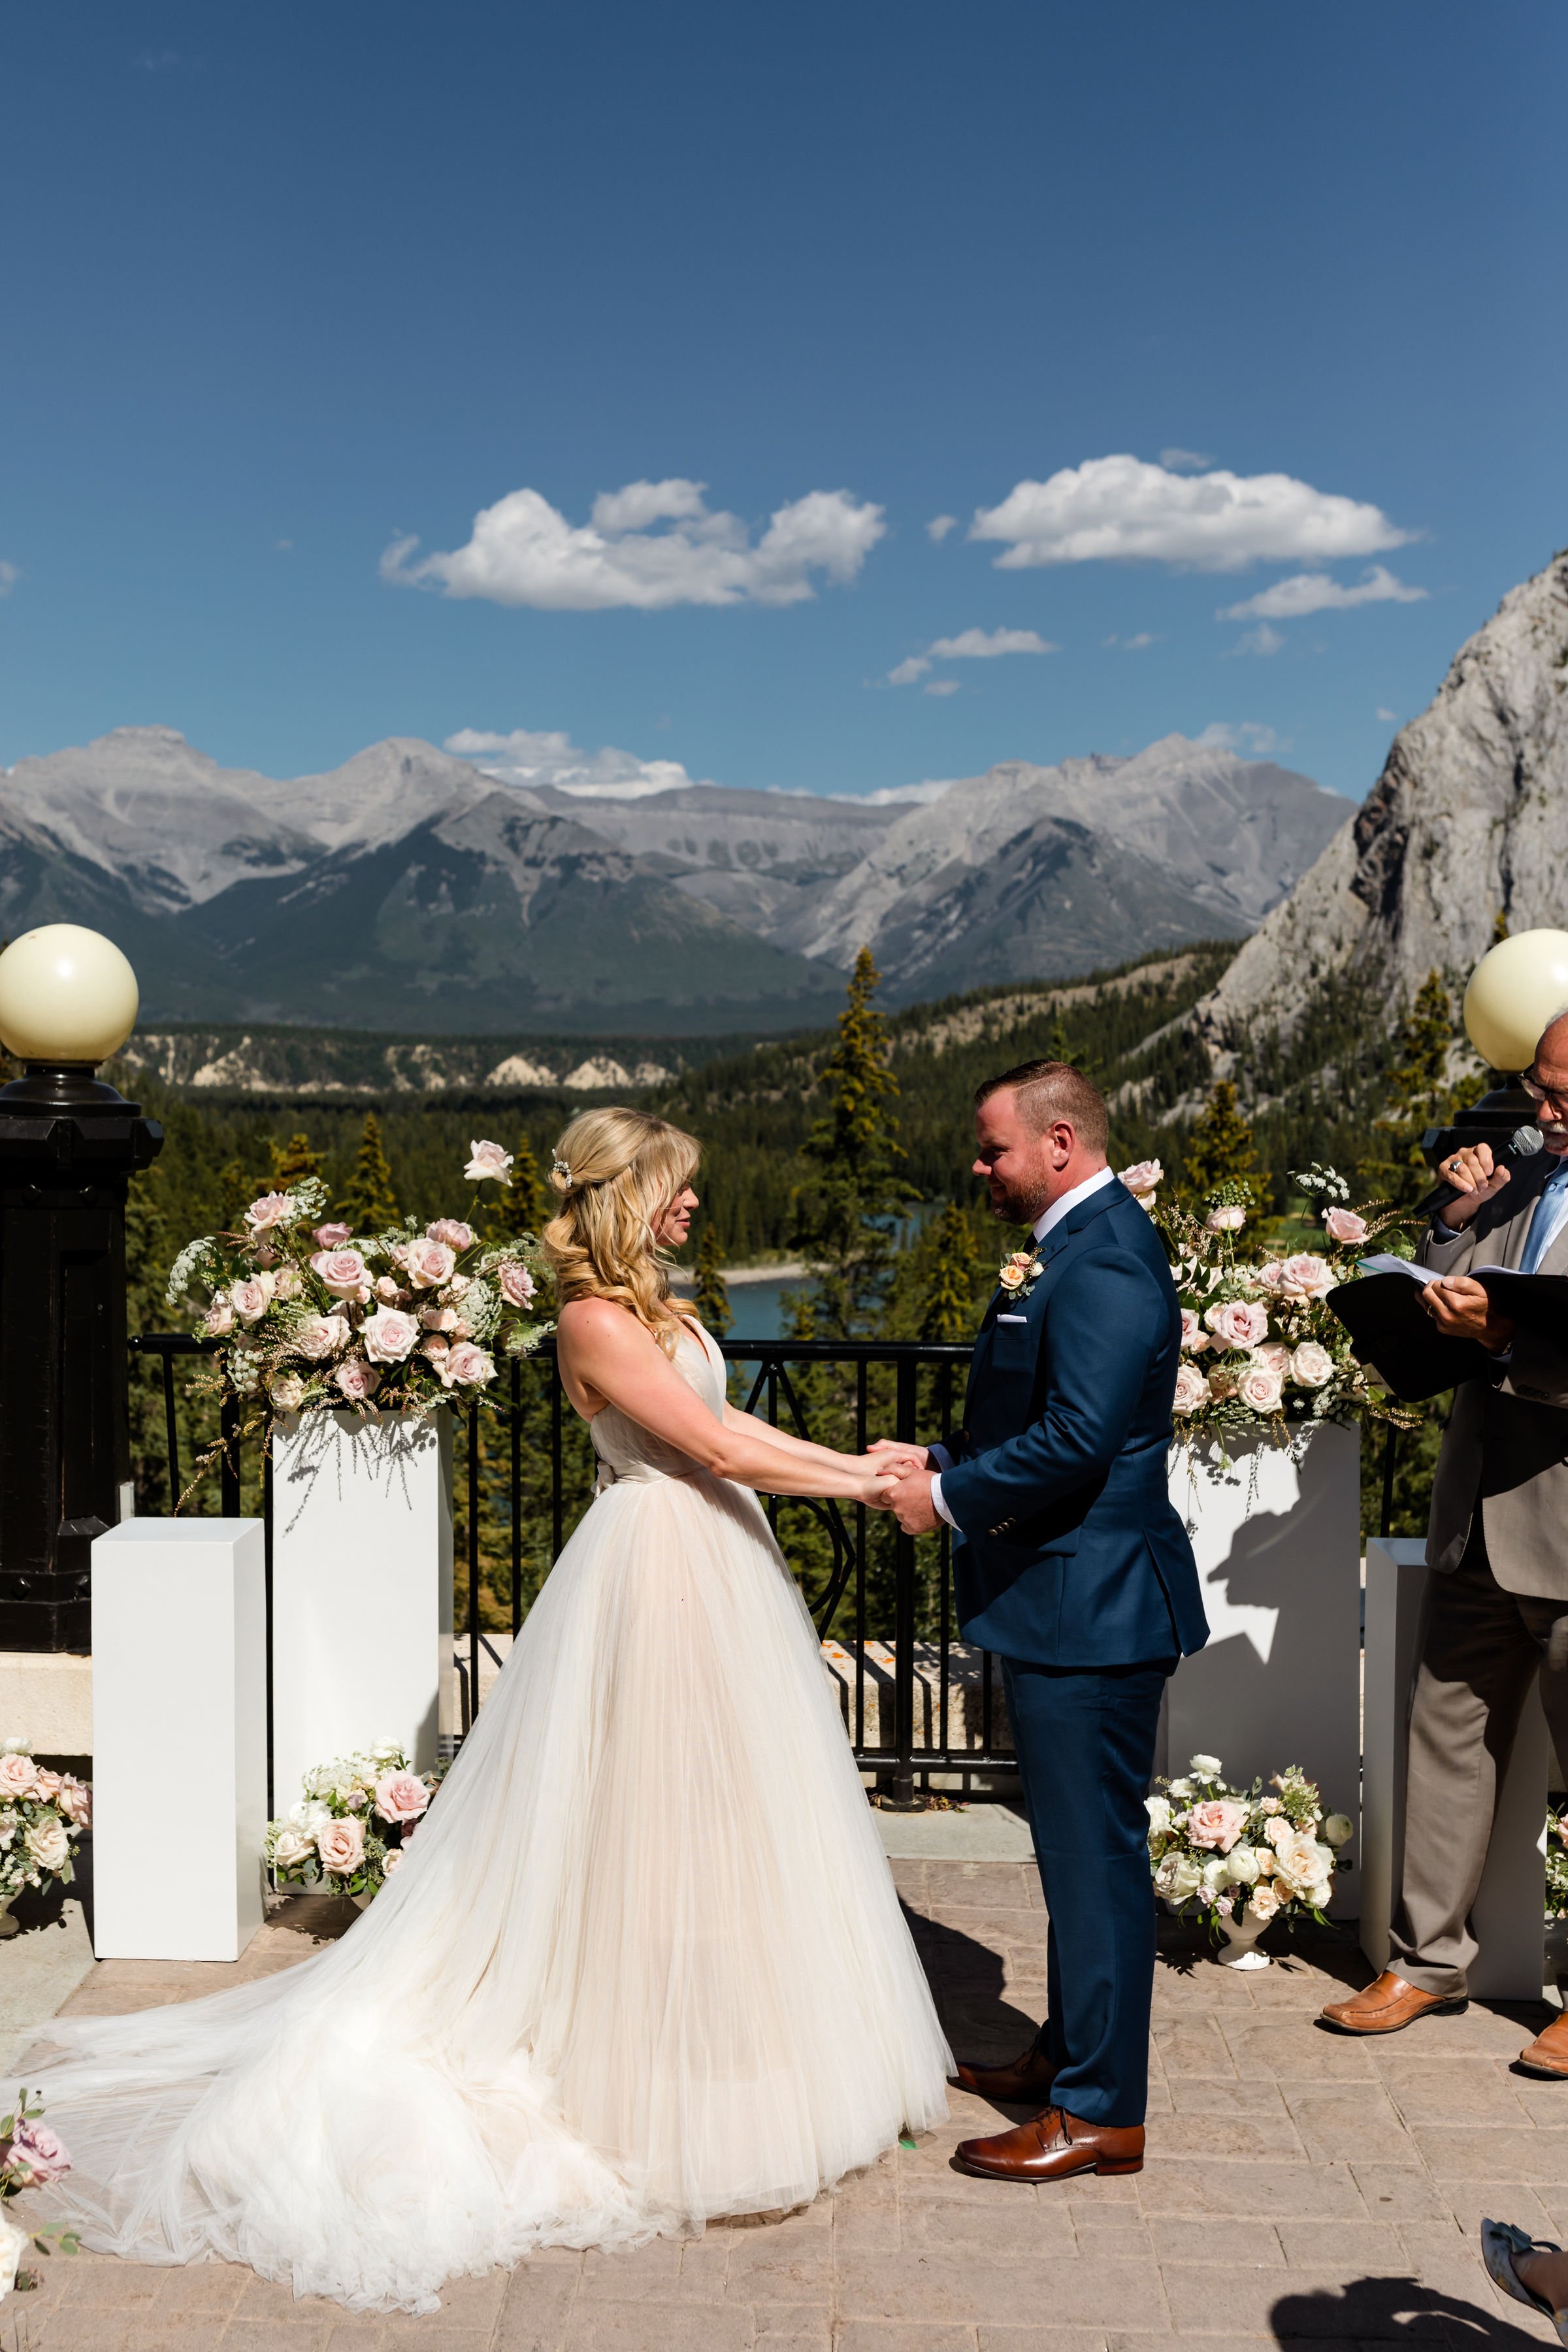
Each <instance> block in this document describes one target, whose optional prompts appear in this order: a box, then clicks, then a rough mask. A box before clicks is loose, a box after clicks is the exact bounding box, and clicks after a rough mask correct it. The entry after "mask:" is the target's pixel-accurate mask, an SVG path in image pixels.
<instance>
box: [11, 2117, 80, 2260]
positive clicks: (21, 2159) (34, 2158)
mask: <svg viewBox="0 0 1568 2352" xmlns="http://www.w3.org/2000/svg"><path fill="white" fill-rule="evenodd" d="M43 2114H44V2111H43V2108H42V2107H41V2106H30V2105H28V2103H27V2093H26V2091H18V2092H17V2094H16V2105H15V2107H14V2108H13V2109H12V2111H11V2113H10V2114H9V2115H8V2116H0V2295H6V2294H10V2292H11V2290H12V2288H13V2287H16V2288H17V2289H19V2290H20V2291H22V2292H24V2293H25V2292H26V2289H27V2288H29V2287H33V2286H37V2279H36V2278H34V2277H33V2275H32V2273H30V2272H29V2271H25V2270H23V2269H22V2268H21V2262H22V2257H23V2256H24V2255H25V2254H26V2252H27V2249H28V2247H29V2246H37V2250H38V2252H40V2253H41V2254H47V2253H52V2252H54V2249H55V2246H58V2248H59V2251H60V2252H61V2253H63V2254H74V2253H75V2252H77V2251H78V2241H77V2235H76V2232H75V2231H74V2230H19V2229H18V2228H17V2227H16V2223H15V2221H12V2220H11V2219H10V2218H9V2216H8V2215H7V2214H6V2213H5V2211H4V2210H3V2208H4V2206H5V2205H8V2204H9V2203H10V2201H11V2200H12V2198H13V2197H19V2196H20V2195H21V2194H22V2191H23V2190H24V2189H47V2187H48V2186H49V2184H50V2182H51V2181H54V2180H60V2179H63V2178H64V2177H65V2175H66V2174H67V2173H68V2171H69V2170H70V2168H71V2160H70V2158H69V2157H68V2155H67V2153H66V2151H65V2148H64V2147H63V2146H62V2145H61V2143H60V2141H59V2140H58V2138H57V2137H56V2136H55V2134H54V2133H53V2132H52V2131H51V2130H50V2129H49V2126H48V2125H47V2123H45V2122H44V2120H43ZM51 2240H52V2241H53V2244H51V2242H50V2241H51Z"/></svg>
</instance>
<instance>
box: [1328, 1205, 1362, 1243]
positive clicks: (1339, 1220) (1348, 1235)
mask: <svg viewBox="0 0 1568 2352" xmlns="http://www.w3.org/2000/svg"><path fill="white" fill-rule="evenodd" d="M1323 1230H1324V1231H1325V1233H1326V1234H1328V1236H1329V1239H1330V1240H1331V1242H1364V1241H1365V1239H1366V1219H1365V1218H1364V1217H1358V1216H1357V1215H1356V1214H1355V1213H1354V1211H1353V1210H1352V1209H1325V1210H1324V1211H1323Z"/></svg>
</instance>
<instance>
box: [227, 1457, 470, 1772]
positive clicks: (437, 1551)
mask: <svg viewBox="0 0 1568 2352" xmlns="http://www.w3.org/2000/svg"><path fill="white" fill-rule="evenodd" d="M451 1657H452V1417H451V1415H450V1413H448V1412H437V1413H435V1414H433V1415H432V1416H431V1417H430V1418H429V1419H428V1420H418V1419H415V1418H412V1417H410V1418H403V1417H391V1416H389V1417H388V1418H387V1419H386V1420H384V1421H362V1420H361V1419H360V1418H359V1416H358V1414H357V1413H352V1412H313V1413H307V1414H304V1415H302V1416H301V1417H300V1419H299V1420H298V1421H291V1422H282V1423H279V1426H278V1428H277V1430H276V1431H275V1433H274V1435H273V1441H272V1661H273V1665H272V1801H273V1805H274V1808H275V1810H276V1811H278V1812H279V1813H282V1812H286V1811H288V1809H289V1806H290V1805H291V1804H293V1803H294V1801H295V1800H296V1799H297V1798H298V1796H299V1794H300V1780H301V1779H302V1777H303V1775H304V1774H305V1773H306V1772H308V1771H309V1770H310V1768H311V1766H312V1765H316V1764H325V1763H328V1762H330V1761H331V1759H332V1758H333V1757H335V1756H345V1755H348V1754H350V1753H351V1752H352V1751H353V1749H355V1748H368V1747H370V1746H371V1745H372V1744H373V1743H374V1741H376V1740H381V1739H397V1740H401V1741H402V1743H403V1746H404V1747H405V1749H406V1750H407V1752H408V1754H409V1756H410V1757H411V1758H412V1759H413V1761H414V1764H415V1767H416V1769H417V1770H421V1771H425V1770H428V1769H429V1768H430V1766H432V1765H433V1764H434V1763H435V1761H436V1735H437V1721H438V1716H439V1708H440V1689H441V1670H442V1668H443V1666H449V1665H450V1664H451Z"/></svg>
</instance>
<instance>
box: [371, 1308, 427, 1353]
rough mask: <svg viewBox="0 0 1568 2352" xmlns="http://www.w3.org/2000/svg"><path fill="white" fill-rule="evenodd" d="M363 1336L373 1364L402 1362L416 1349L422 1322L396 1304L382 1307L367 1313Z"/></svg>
mask: <svg viewBox="0 0 1568 2352" xmlns="http://www.w3.org/2000/svg"><path fill="white" fill-rule="evenodd" d="M360 1338H361V1339H362V1340H363V1343H364V1351H365V1354H366V1355H367V1356H368V1357H369V1359H370V1360H371V1362H372V1363H373V1364H400V1363H402V1361H403V1360H404V1358H405V1356H408V1355H411V1354H412V1353H413V1351H414V1347H415V1344H416V1341H417V1339H418V1338H419V1326H418V1324H417V1323H416V1321H415V1320H414V1318H413V1316H412V1315H404V1314H401V1313H400V1312H399V1310H398V1309H397V1308H396V1307H377V1308H376V1310H375V1313H374V1315H367V1316H366V1317H365V1319H364V1322H363V1325H362V1327H361V1329H360Z"/></svg>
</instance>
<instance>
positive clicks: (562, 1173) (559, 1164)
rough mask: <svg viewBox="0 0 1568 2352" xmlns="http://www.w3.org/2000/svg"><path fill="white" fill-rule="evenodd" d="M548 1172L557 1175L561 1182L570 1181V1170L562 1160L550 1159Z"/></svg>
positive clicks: (567, 1182)
mask: <svg viewBox="0 0 1568 2352" xmlns="http://www.w3.org/2000/svg"><path fill="white" fill-rule="evenodd" d="M550 1172H551V1174H552V1176H559V1177H560V1179H561V1181H562V1182H563V1184H570V1182H571V1181H572V1171H571V1170H570V1168H568V1167H567V1165H566V1162H565V1161H564V1160H552V1161H551V1163H550Z"/></svg>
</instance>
